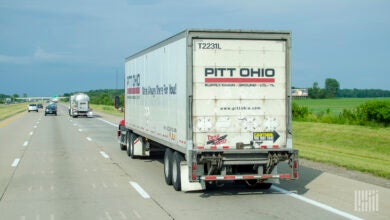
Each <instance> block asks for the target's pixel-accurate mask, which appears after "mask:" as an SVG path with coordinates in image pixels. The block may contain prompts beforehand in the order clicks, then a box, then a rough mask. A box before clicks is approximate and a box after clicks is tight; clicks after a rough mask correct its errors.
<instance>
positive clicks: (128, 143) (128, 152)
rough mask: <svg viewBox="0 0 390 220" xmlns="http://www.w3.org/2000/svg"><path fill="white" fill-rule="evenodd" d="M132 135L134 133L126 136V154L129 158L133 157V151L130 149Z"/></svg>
mask: <svg viewBox="0 0 390 220" xmlns="http://www.w3.org/2000/svg"><path fill="white" fill-rule="evenodd" d="M131 135H132V133H127V135H126V145H127V149H126V153H127V156H129V157H130V156H131V150H130V147H131V139H130V138H131Z"/></svg>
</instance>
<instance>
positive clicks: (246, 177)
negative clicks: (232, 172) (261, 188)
mask: <svg viewBox="0 0 390 220" xmlns="http://www.w3.org/2000/svg"><path fill="white" fill-rule="evenodd" d="M242 178H243V179H254V178H255V176H243V177H242Z"/></svg>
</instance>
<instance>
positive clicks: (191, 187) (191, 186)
mask: <svg viewBox="0 0 390 220" xmlns="http://www.w3.org/2000/svg"><path fill="white" fill-rule="evenodd" d="M188 170H189V169H188V166H187V162H186V161H182V162H181V163H180V179H181V191H183V192H188V191H199V190H204V189H206V184H205V182H204V181H201V182H200V183H199V182H190V181H189V179H188V178H189V174H188Z"/></svg>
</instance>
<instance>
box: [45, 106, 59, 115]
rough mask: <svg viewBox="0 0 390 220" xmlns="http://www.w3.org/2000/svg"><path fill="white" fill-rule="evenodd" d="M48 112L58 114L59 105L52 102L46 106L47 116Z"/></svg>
mask: <svg viewBox="0 0 390 220" xmlns="http://www.w3.org/2000/svg"><path fill="white" fill-rule="evenodd" d="M48 114H53V115H57V106H56V105H55V104H51V105H48V106H46V108H45V116H46V115H48Z"/></svg>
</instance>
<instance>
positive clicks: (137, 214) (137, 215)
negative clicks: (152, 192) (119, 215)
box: [133, 210, 141, 219]
mask: <svg viewBox="0 0 390 220" xmlns="http://www.w3.org/2000/svg"><path fill="white" fill-rule="evenodd" d="M133 213H134V215H135V216H136V217H137V218H138V219H141V215H140V214H139V213H138V212H137V211H135V210H133Z"/></svg>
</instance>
